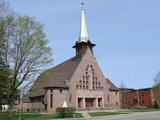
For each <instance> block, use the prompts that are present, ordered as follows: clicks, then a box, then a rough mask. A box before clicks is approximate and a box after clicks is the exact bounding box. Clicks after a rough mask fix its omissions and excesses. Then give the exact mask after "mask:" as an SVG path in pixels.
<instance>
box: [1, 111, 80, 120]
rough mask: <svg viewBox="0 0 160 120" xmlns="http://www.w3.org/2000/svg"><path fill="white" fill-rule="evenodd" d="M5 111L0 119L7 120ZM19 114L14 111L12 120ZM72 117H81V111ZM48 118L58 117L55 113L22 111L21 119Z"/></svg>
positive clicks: (44, 119) (36, 119) (42, 119)
mask: <svg viewBox="0 0 160 120" xmlns="http://www.w3.org/2000/svg"><path fill="white" fill-rule="evenodd" d="M7 116H8V115H7V113H5V112H3V113H2V112H1V113H0V120H8V118H7ZM18 118H19V114H18V113H14V115H13V120H18ZM74 118H82V114H81V113H75V115H74ZM48 119H58V116H57V115H56V114H40V113H22V114H21V120H48Z"/></svg>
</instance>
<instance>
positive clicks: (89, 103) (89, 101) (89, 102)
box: [85, 98, 95, 108]
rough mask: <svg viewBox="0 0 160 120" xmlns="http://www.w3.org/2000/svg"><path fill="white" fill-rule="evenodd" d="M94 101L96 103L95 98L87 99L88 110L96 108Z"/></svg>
mask: <svg viewBox="0 0 160 120" xmlns="http://www.w3.org/2000/svg"><path fill="white" fill-rule="evenodd" d="M94 101H95V98H86V99H85V102H86V108H91V107H94Z"/></svg>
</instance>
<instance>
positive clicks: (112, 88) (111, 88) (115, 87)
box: [106, 79, 119, 91]
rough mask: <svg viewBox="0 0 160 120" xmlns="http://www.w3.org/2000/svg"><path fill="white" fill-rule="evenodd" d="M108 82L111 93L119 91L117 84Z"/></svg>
mask: <svg viewBox="0 0 160 120" xmlns="http://www.w3.org/2000/svg"><path fill="white" fill-rule="evenodd" d="M106 81H107V83H108V84H109V86H110V90H111V91H117V90H119V89H118V88H117V86H116V85H115V84H113V82H112V81H111V80H109V79H106Z"/></svg>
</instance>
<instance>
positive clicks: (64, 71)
mask: <svg viewBox="0 0 160 120" xmlns="http://www.w3.org/2000/svg"><path fill="white" fill-rule="evenodd" d="M80 61H81V58H77V57H73V58H70V59H68V60H66V61H64V62H62V63H61V64H59V65H57V66H55V67H53V68H51V69H48V70H46V71H45V72H43V73H42V74H41V75H40V76H39V77H38V79H37V80H36V82H35V83H34V85H33V86H32V88H31V91H30V97H35V96H43V95H45V90H44V88H45V87H61V88H68V86H67V84H66V81H70V79H71V77H72V75H73V73H74V72H75V69H76V68H77V66H78V65H79V63H80Z"/></svg>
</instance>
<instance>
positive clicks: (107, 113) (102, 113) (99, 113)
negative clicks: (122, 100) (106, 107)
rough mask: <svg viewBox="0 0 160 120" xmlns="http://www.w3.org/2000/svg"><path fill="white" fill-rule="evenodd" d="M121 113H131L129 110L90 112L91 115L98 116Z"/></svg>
mask: <svg viewBox="0 0 160 120" xmlns="http://www.w3.org/2000/svg"><path fill="white" fill-rule="evenodd" d="M119 114H129V113H127V112H90V113H89V115H90V116H91V117H98V116H108V115H119Z"/></svg>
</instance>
